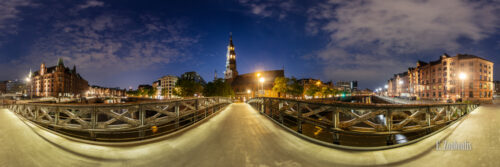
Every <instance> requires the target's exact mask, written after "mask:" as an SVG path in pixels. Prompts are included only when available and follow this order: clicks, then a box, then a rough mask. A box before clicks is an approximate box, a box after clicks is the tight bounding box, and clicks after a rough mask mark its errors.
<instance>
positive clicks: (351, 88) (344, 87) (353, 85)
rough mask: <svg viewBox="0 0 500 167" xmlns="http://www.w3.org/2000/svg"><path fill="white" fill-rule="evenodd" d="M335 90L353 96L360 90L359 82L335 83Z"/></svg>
mask: <svg viewBox="0 0 500 167" xmlns="http://www.w3.org/2000/svg"><path fill="white" fill-rule="evenodd" d="M335 88H337V90H338V91H343V92H345V93H349V94H351V93H353V92H356V91H357V90H358V81H337V82H336V83H335Z"/></svg>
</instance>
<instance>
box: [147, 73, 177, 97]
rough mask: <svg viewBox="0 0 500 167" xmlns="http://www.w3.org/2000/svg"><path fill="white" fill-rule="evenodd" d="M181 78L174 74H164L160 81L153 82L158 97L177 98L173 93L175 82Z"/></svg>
mask: <svg viewBox="0 0 500 167" xmlns="http://www.w3.org/2000/svg"><path fill="white" fill-rule="evenodd" d="M177 80H179V78H178V77H176V76H173V75H167V76H163V77H161V78H160V79H158V81H156V82H154V83H153V87H156V95H155V98H157V99H171V98H176V96H175V95H174V94H173V92H174V88H175V84H176V82H177Z"/></svg>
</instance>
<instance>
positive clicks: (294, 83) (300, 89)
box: [287, 77, 304, 97]
mask: <svg viewBox="0 0 500 167" xmlns="http://www.w3.org/2000/svg"><path fill="white" fill-rule="evenodd" d="M287 93H288V94H291V95H292V96H294V97H299V96H302V94H303V93H304V86H302V85H301V84H300V83H299V81H298V80H297V78H295V77H292V78H291V79H288V84H287Z"/></svg>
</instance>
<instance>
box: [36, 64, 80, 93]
mask: <svg viewBox="0 0 500 167" xmlns="http://www.w3.org/2000/svg"><path fill="white" fill-rule="evenodd" d="M28 87H29V88H28V89H30V90H31V91H32V93H33V96H38V97H48V96H50V97H61V96H67V97H71V96H83V95H85V92H87V90H88V88H89V84H88V82H87V81H86V80H85V79H83V78H82V77H81V76H80V74H78V73H77V72H76V67H75V66H73V69H72V70H70V69H69V68H67V67H65V66H64V63H63V60H62V59H59V61H58V63H57V65H56V66H52V67H46V66H45V63H42V64H41V65H40V70H39V71H36V72H34V73H33V75H32V76H31V79H30V83H29V85H28Z"/></svg>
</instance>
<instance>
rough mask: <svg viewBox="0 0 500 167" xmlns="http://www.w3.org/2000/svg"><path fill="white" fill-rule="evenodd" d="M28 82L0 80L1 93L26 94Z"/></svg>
mask: <svg viewBox="0 0 500 167" xmlns="http://www.w3.org/2000/svg"><path fill="white" fill-rule="evenodd" d="M24 93H26V83H24V82H21V81H18V80H15V81H0V94H24Z"/></svg>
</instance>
